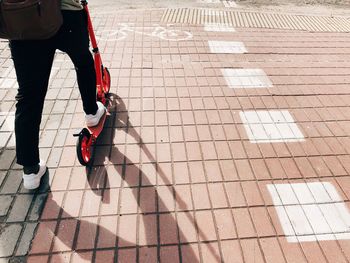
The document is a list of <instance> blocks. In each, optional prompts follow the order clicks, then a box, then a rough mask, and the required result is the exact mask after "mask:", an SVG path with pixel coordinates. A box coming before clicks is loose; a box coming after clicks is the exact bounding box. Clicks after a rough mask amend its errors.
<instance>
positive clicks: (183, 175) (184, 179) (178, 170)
mask: <svg viewBox="0 0 350 263" xmlns="http://www.w3.org/2000/svg"><path fill="white" fill-rule="evenodd" d="M173 165H174V177H175V182H176V184H185V183H189V182H190V177H189V173H188V167H187V163H185V162H178V163H174V164H173Z"/></svg>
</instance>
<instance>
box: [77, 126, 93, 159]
mask: <svg viewBox="0 0 350 263" xmlns="http://www.w3.org/2000/svg"><path fill="white" fill-rule="evenodd" d="M76 150H77V156H78V160H79V162H80V164H81V165H83V166H91V165H92V163H93V142H92V136H91V134H90V132H89V131H88V130H87V129H83V130H82V132H81V133H80V134H79V137H78V141H77V145H76Z"/></svg>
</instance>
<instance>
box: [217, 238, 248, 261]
mask: <svg viewBox="0 0 350 263" xmlns="http://www.w3.org/2000/svg"><path fill="white" fill-rule="evenodd" d="M221 249H222V254H223V261H224V262H232V263H243V262H244V260H243V256H242V250H241V247H240V244H239V242H238V240H229V241H222V242H221ZM246 262H248V261H246Z"/></svg>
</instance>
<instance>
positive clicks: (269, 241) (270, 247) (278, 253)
mask: <svg viewBox="0 0 350 263" xmlns="http://www.w3.org/2000/svg"><path fill="white" fill-rule="evenodd" d="M260 245H261V249H262V251H263V252H264V256H265V260H266V262H276V263H277V262H286V261H285V259H284V257H283V252H282V250H281V249H280V246H279V244H278V240H277V239H276V238H274V237H272V238H261V239H260Z"/></svg>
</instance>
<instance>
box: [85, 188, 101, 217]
mask: <svg viewBox="0 0 350 263" xmlns="http://www.w3.org/2000/svg"><path fill="white" fill-rule="evenodd" d="M101 195H102V194H101V190H97V191H92V190H90V191H86V192H85V195H84V197H83V202H82V206H83V208H82V210H81V215H82V216H94V215H98V210H99V207H100V204H101V199H102V198H101Z"/></svg>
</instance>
